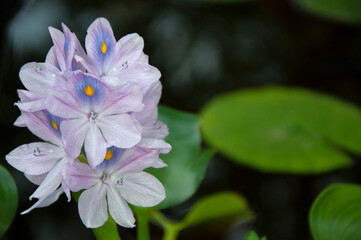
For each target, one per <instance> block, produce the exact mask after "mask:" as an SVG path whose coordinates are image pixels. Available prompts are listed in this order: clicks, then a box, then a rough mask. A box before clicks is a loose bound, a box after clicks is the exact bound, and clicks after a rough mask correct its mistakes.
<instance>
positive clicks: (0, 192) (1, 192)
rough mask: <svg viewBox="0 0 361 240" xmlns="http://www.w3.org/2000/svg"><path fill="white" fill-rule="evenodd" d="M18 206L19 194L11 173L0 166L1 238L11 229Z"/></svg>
mask: <svg viewBox="0 0 361 240" xmlns="http://www.w3.org/2000/svg"><path fill="white" fill-rule="evenodd" d="M17 206H18V192H17V189H16V184H15V182H14V179H13V178H12V176H11V175H10V173H9V172H8V171H7V170H6V169H5V168H4V167H2V166H1V165H0V237H1V236H2V235H3V234H4V233H5V231H6V230H7V229H8V228H9V226H10V224H11V222H12V221H13V219H14V217H15V213H16V209H17Z"/></svg>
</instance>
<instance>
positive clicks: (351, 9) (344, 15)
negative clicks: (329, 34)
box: [296, 0, 361, 23]
mask: <svg viewBox="0 0 361 240" xmlns="http://www.w3.org/2000/svg"><path fill="white" fill-rule="evenodd" d="M296 2H297V3H298V4H299V6H300V7H302V8H304V9H305V10H307V11H309V12H311V13H313V14H316V15H320V16H322V17H326V18H330V19H335V20H339V21H342V22H357V23H360V22H361V1H360V0H296Z"/></svg>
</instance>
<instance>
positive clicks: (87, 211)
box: [78, 182, 108, 228]
mask: <svg viewBox="0 0 361 240" xmlns="http://www.w3.org/2000/svg"><path fill="white" fill-rule="evenodd" d="M105 194H106V191H105V188H104V185H103V184H102V183H101V182H99V183H98V184H97V185H95V186H93V187H91V188H89V189H88V190H85V191H84V192H83V193H82V194H81V195H80V197H79V201H78V209H79V215H80V218H81V220H82V221H83V223H84V225H85V226H86V227H88V228H98V227H100V226H102V225H103V224H104V223H105V222H106V221H107V219H108V212H107V202H106V199H105Z"/></svg>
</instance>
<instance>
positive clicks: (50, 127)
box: [6, 110, 73, 205]
mask: <svg viewBox="0 0 361 240" xmlns="http://www.w3.org/2000/svg"><path fill="white" fill-rule="evenodd" d="M61 121H62V119H61V118H59V117H56V116H54V115H52V114H50V113H49V112H47V111H46V110H41V111H37V112H24V111H22V114H21V117H20V118H18V120H17V123H18V124H20V123H21V126H27V127H28V128H29V130H30V131H31V132H32V133H34V134H35V135H37V136H39V137H40V138H42V139H44V140H46V141H48V142H49V143H47V142H35V143H30V144H24V145H21V146H19V147H17V148H16V149H14V150H13V151H11V152H10V153H9V154H8V155H6V160H7V161H8V163H9V164H10V165H12V166H13V167H14V168H16V169H18V170H20V171H22V172H24V174H25V176H26V177H27V178H28V179H29V180H31V181H32V182H34V183H35V184H38V185H39V187H38V188H37V189H36V191H35V192H34V193H33V194H32V195H31V196H30V199H32V198H38V199H41V200H45V199H47V198H48V197H49V196H50V195H52V194H53V193H54V192H55V191H56V190H57V189H58V187H59V186H60V184H61V183H62V178H61V176H60V172H61V170H62V168H63V166H64V165H65V164H66V163H69V162H70V163H71V162H73V158H71V157H70V156H69V154H67V150H66V147H65V144H63V141H62V137H61V131H60V123H61ZM68 197H69V195H68ZM37 205H39V203H37Z"/></svg>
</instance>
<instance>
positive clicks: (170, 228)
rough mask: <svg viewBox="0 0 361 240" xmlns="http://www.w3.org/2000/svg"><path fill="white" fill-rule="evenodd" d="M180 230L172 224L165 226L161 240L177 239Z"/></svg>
mask: <svg viewBox="0 0 361 240" xmlns="http://www.w3.org/2000/svg"><path fill="white" fill-rule="evenodd" d="M181 230H182V228H181V227H180V226H179V225H177V224H174V223H171V224H167V226H166V227H165V228H164V231H165V232H164V236H163V240H176V239H177V238H178V234H179V232H180V231H181Z"/></svg>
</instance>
